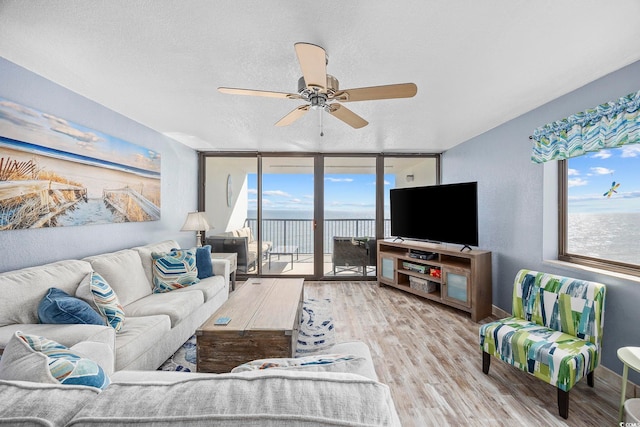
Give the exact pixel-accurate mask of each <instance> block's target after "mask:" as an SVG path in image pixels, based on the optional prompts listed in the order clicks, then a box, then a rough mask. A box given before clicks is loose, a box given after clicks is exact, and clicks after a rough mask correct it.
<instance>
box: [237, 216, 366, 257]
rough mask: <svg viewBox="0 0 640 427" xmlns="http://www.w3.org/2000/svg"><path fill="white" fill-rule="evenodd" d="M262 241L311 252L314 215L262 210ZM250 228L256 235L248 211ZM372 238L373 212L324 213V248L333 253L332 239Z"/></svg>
mask: <svg viewBox="0 0 640 427" xmlns="http://www.w3.org/2000/svg"><path fill="white" fill-rule="evenodd" d="M262 215H263V227H262V239H263V240H264V241H268V242H272V243H273V246H282V245H287V246H297V247H298V249H299V251H300V253H313V247H314V242H313V221H312V219H313V212H311V211H303V210H288V211H283V210H264V211H263V212H262ZM247 216H248V218H249V226H250V227H251V228H252V230H253V232H254V234H255V233H256V220H255V218H256V212H255V211H252V210H249V211H248V215H247ZM334 236H339V237H374V236H375V212H374V211H373V210H371V211H331V210H327V211H325V221H324V236H323V247H324V252H325V253H331V252H332V251H333V237H334Z"/></svg>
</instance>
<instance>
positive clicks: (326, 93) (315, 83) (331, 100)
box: [218, 43, 418, 135]
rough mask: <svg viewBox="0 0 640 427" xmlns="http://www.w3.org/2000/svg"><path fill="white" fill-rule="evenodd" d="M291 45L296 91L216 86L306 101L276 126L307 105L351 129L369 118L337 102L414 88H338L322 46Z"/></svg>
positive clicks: (406, 94) (403, 94)
mask: <svg viewBox="0 0 640 427" xmlns="http://www.w3.org/2000/svg"><path fill="white" fill-rule="evenodd" d="M294 47H295V50H296V54H297V56H298V62H299V63H300V68H301V70H302V77H300V79H298V93H286V92H271V91H264V90H253V89H238V88H230V87H219V88H218V90H219V91H220V92H222V93H228V94H232V95H249V96H264V97H271V98H286V99H300V100H304V101H306V104H303V105H300V106H299V107H297V108H296V109H295V110H293V111H291V112H290V113H288V114H287V115H286V116H284V117H283V118H282V119H280V120H279V121H278V122H277V123H276V126H288V125H290V124H291V123H293V122H295V121H296V120H298V119H299V118H301V117H302V116H304V115H305V114H306V113H307V112H308V111H309V110H310V109H314V110H323V111H326V112H327V113H329V114H331V115H332V116H333V117H336V118H338V119H340V120H342V121H343V122H345V123H346V124H348V125H349V126H351V127H353V128H355V129H359V128H361V127H364V126H366V125H367V124H369V122H367V121H366V120H365V119H363V118H362V117H360V116H359V115H357V114H356V113H354V112H353V111H351V110H349V109H348V108H346V107H345V106H343V105H342V104H341V102H355V101H370V100H376V99H393V98H411V97H412V96H414V95H415V94H416V92H417V91H418V88H417V86H416V85H415V84H414V83H401V84H392V85H384V86H371V87H361V88H356V89H340V88H339V87H338V79H336V78H335V77H333V76H332V75H330V74H327V63H328V59H327V54H326V52H325V50H324V49H323V48H321V47H320V46H317V45H314V44H311V43H296V44H295V45H294ZM320 135H322V133H321V134H320Z"/></svg>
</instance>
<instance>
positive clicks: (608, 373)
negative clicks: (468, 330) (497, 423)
mask: <svg viewBox="0 0 640 427" xmlns="http://www.w3.org/2000/svg"><path fill="white" fill-rule="evenodd" d="M491 314H492V315H493V316H495V317H496V318H498V319H502V318H504V317H509V316H511V313H508V312H506V311H504V310H503V309H501V308H499V307H496V306H495V305H492V306H491ZM595 372H596V378H601V379H602V380H603V381H606V382H608V383H610V384H622V375H618V374H617V373H615V372H613V371H612V370H611V369H609V368H607V367H605V366H602V365H600V366H598V367H597V368H596V371H595ZM596 381H597V380H596ZM636 397H640V387H638V385H637V384H634V383H633V382H631V381H628V382H627V399H630V398H636Z"/></svg>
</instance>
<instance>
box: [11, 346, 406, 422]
mask: <svg viewBox="0 0 640 427" xmlns="http://www.w3.org/2000/svg"><path fill="white" fill-rule="evenodd" d="M99 345H104V344H99ZM328 352H329V353H338V354H350V355H353V356H356V358H354V359H352V360H350V361H348V362H344V365H345V366H343V365H339V364H336V365H319V366H313V367H310V368H311V369H307V368H293V369H264V370H251V371H246V372H240V373H228V374H206V373H185V372H171V371H118V372H115V373H114V374H112V375H111V384H110V385H109V386H108V387H107V388H106V389H105V390H103V391H100V390H99V389H96V388H92V387H86V386H69V385H56V384H41V383H34V382H28V381H5V380H0V402H2V405H0V425H3V424H9V425H49V426H78V427H79V426H94V427H95V426H105V427H106V426H109V427H113V426H129V425H154V426H181V427H184V426H212V425H215V426H229V427H232V426H233V427H245V426H273V427H285V426H291V427H298V426H391V427H394V426H400V420H399V417H398V414H397V412H396V409H395V405H394V402H393V399H392V397H391V393H390V390H389V387H388V386H387V385H385V384H382V383H380V382H378V381H377V376H376V373H375V369H374V366H373V363H372V360H371V354H370V352H369V349H368V347H367V346H366V345H365V344H364V343H362V342H357V341H355V342H349V343H340V344H337V345H335V346H334V347H333V348H331V349H328Z"/></svg>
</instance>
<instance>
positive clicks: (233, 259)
mask: <svg viewBox="0 0 640 427" xmlns="http://www.w3.org/2000/svg"><path fill="white" fill-rule="evenodd" d="M211 259H228V260H229V264H231V273H230V274H229V279H230V280H231V291H235V290H236V270H237V269H238V254H237V253H235V252H229V253H223V252H212V253H211Z"/></svg>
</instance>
